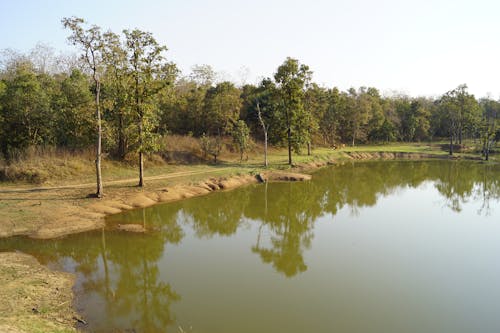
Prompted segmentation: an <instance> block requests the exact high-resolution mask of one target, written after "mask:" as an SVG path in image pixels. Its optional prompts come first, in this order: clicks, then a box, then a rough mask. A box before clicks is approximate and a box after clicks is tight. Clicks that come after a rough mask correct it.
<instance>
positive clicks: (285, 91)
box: [274, 57, 312, 165]
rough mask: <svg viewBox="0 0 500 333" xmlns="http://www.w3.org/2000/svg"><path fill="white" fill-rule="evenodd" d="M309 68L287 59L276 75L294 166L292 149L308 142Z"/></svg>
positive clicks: (282, 118) (284, 124)
mask: <svg viewBox="0 0 500 333" xmlns="http://www.w3.org/2000/svg"><path fill="white" fill-rule="evenodd" d="M311 75H312V72H311V71H310V70H309V67H308V66H307V65H304V64H300V63H299V61H298V60H297V59H292V58H290V57H289V58H287V59H286V60H285V62H283V64H282V65H281V66H279V67H278V70H277V71H276V73H275V74H274V80H275V81H276V84H277V88H278V92H279V95H280V99H281V101H280V116H281V122H282V126H283V129H284V133H285V136H286V139H285V140H286V142H287V145H288V164H290V165H292V149H294V150H296V151H298V150H299V148H300V144H302V143H304V142H306V141H307V140H308V137H307V134H308V133H307V126H308V122H307V121H306V112H305V109H304V91H305V88H306V85H307V84H308V83H309V81H310V80H311Z"/></svg>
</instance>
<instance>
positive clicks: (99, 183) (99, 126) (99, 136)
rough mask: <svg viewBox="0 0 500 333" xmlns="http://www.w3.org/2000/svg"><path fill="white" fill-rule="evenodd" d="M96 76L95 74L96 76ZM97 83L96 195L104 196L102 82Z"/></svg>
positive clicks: (96, 81)
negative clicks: (102, 170)
mask: <svg viewBox="0 0 500 333" xmlns="http://www.w3.org/2000/svg"><path fill="white" fill-rule="evenodd" d="M94 77H95V76H94ZM95 83H96V94H95V106H96V118H97V142H96V159H95V171H96V178H97V179H96V180H97V189H96V194H95V195H96V197H98V198H102V195H103V189H102V173H101V154H102V144H101V141H102V124H101V108H100V104H99V97H100V93H101V83H100V82H99V81H98V80H95Z"/></svg>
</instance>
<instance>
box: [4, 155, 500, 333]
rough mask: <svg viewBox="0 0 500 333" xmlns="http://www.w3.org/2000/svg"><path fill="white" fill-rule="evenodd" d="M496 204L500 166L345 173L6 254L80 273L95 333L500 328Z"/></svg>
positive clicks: (80, 299) (393, 165)
mask: <svg viewBox="0 0 500 333" xmlns="http://www.w3.org/2000/svg"><path fill="white" fill-rule="evenodd" d="M499 199H500V166H498V165H493V164H481V163H475V162H466V161H379V162H362V163H348V164H344V165H341V166H335V167H331V168H325V169H322V170H319V171H318V172H316V173H314V175H313V180H312V181H310V182H303V183H272V184H259V185H252V186H247V187H244V188H240V189H237V190H233V191H230V192H216V193H213V194H210V195H208V196H204V197H198V198H193V199H190V200H186V201H182V202H176V203H170V204H164V205H159V206H155V207H152V208H147V209H142V210H135V211H130V212H126V213H124V214H119V215H114V216H111V217H110V218H109V220H108V224H109V225H110V226H111V227H110V228H109V230H101V231H97V232H91V233H84V234H79V235H73V236H69V237H65V238H62V239H57V240H52V241H36V240H29V239H26V238H10V239H3V240H0V251H5V250H20V251H23V252H26V253H29V254H32V255H34V256H35V257H37V258H38V259H39V260H40V261H41V262H42V263H43V264H46V265H48V266H49V267H51V268H54V269H62V270H65V271H69V272H72V273H75V274H76V275H77V281H76V285H75V292H76V294H77V300H76V307H77V309H78V310H79V311H80V312H81V313H82V315H83V317H84V318H85V319H86V320H87V321H88V323H89V325H88V326H87V327H86V328H87V329H88V330H89V331H91V332H121V331H125V332H207V333H226V332H227V333H229V332H231V333H234V332H249V333H250V332H252V333H254V332H260V333H262V332H273V333H275V332H287V333H293V332H316V333H318V332H454V333H456V332H498V331H500V316H499V315H498V308H499V305H500V205H499ZM116 223H140V224H144V225H145V226H146V227H147V228H148V230H150V231H149V232H148V233H146V234H130V233H124V232H119V231H113V230H112V225H113V224H116Z"/></svg>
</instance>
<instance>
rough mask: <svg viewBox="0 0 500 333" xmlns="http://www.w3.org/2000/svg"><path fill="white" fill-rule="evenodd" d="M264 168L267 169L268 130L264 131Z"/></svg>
mask: <svg viewBox="0 0 500 333" xmlns="http://www.w3.org/2000/svg"><path fill="white" fill-rule="evenodd" d="M264 166H265V167H266V168H267V166H268V162H267V130H264Z"/></svg>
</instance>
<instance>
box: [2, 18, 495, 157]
mask: <svg viewBox="0 0 500 333" xmlns="http://www.w3.org/2000/svg"><path fill="white" fill-rule="evenodd" d="M63 25H64V26H65V27H66V28H67V30H68V36H69V38H68V40H69V41H70V42H71V43H72V44H74V45H75V46H76V48H77V50H78V51H77V52H78V53H77V56H74V57H71V56H55V55H54V52H53V50H51V49H50V48H48V47H46V46H43V45H38V46H37V47H35V48H34V49H33V50H32V51H31V52H28V53H27V54H21V53H17V52H13V51H9V50H4V52H3V57H2V66H1V68H0V152H1V154H2V156H3V158H4V159H5V160H6V161H8V160H9V159H11V158H12V157H13V156H15V155H16V154H22V151H23V150H24V149H26V148H27V147H30V146H40V145H42V146H45V145H50V146H57V147H63V148H67V149H71V150H78V149H83V148H88V147H91V146H93V145H95V144H96V137H97V133H98V131H99V130H100V133H101V134H102V149H103V150H104V151H106V152H107V153H109V154H110V155H111V156H113V157H114V158H116V159H123V158H124V157H125V156H126V155H127V154H129V153H136V152H139V153H143V152H144V153H146V152H153V151H155V150H158V149H160V147H159V145H158V142H159V140H158V139H159V138H160V137H162V136H164V135H166V134H180V135H189V136H195V137H200V138H203V139H204V140H205V141H206V144H207V147H208V146H209V145H210V140H213V142H216V141H217V138H220V137H228V136H232V137H234V140H235V142H237V143H238V144H240V146H241V149H244V148H245V144H246V142H247V140H248V137H249V136H251V138H253V140H257V141H264V139H265V138H266V141H268V142H269V144H271V145H277V146H284V147H288V148H289V150H290V152H292V151H294V152H299V151H300V150H301V149H302V150H303V151H304V150H305V149H308V148H309V149H310V148H311V146H314V145H327V146H332V147H333V146H338V145H342V144H345V145H356V144H365V143H384V142H394V141H402V142H403V141H404V142H415V141H430V140H436V138H439V139H443V138H446V140H448V141H449V142H451V143H453V144H457V145H460V144H462V141H463V140H464V139H471V138H473V139H475V140H477V142H478V144H479V143H480V144H481V145H482V146H483V147H484V149H489V147H490V145H491V144H493V143H494V142H495V141H496V140H498V139H499V137H500V131H499V129H498V128H497V126H496V123H497V119H498V117H499V111H500V102H499V101H498V100H494V99H491V98H484V99H480V100H478V99H476V98H475V97H474V95H472V94H470V93H469V92H468V90H467V86H466V85H465V84H463V85H459V86H458V87H452V88H453V89H452V90H450V91H448V92H444V93H443V95H442V96H440V97H439V98H430V97H410V96H404V95H397V96H388V97H385V96H382V95H381V93H380V92H379V90H377V88H374V87H360V88H351V89H349V90H347V91H341V90H339V89H337V88H335V87H324V86H320V85H318V84H316V83H314V82H313V81H312V70H311V69H310V68H309V67H308V66H307V65H306V64H302V63H301V62H300V61H299V60H297V59H293V58H287V59H284V61H283V63H282V64H277V69H276V72H275V74H274V76H273V77H270V78H265V79H263V80H262V81H261V82H260V83H258V84H257V85H252V84H246V85H242V86H238V85H236V84H235V83H233V82H228V81H219V80H217V79H216V77H217V75H216V72H215V71H214V70H213V69H212V68H211V67H210V66H209V65H196V66H194V67H193V68H192V71H191V73H189V74H187V75H183V74H182V73H180V71H179V70H178V69H177V67H176V65H175V64H174V63H172V62H170V61H168V60H167V59H168V57H167V52H166V51H167V48H166V47H165V46H163V45H159V44H158V43H157V41H156V40H155V38H154V36H153V35H152V34H150V33H148V32H143V31H140V30H124V31H123V33H121V34H115V33H113V32H110V31H103V30H102V29H101V28H100V27H97V26H91V25H88V24H87V23H86V22H85V21H83V20H81V19H77V18H67V19H63ZM207 149H209V148H207ZM213 149H216V148H213Z"/></svg>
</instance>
